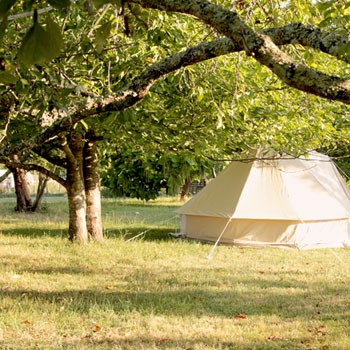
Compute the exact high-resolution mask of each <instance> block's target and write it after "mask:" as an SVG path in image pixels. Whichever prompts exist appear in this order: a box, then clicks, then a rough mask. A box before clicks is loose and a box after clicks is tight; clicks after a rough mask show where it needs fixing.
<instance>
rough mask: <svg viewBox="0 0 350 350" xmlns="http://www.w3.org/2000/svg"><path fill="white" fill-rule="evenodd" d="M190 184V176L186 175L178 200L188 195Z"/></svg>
mask: <svg viewBox="0 0 350 350" xmlns="http://www.w3.org/2000/svg"><path fill="white" fill-rule="evenodd" d="M190 185H191V178H190V177H186V179H185V184H184V185H183V187H182V191H181V195H180V200H181V201H185V200H186V199H187V197H188V191H189V190H190Z"/></svg>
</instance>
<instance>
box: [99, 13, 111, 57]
mask: <svg viewBox="0 0 350 350" xmlns="http://www.w3.org/2000/svg"><path fill="white" fill-rule="evenodd" d="M112 24H113V19H112V20H110V21H109V22H107V23H105V24H104V25H102V26H101V27H99V28H98V29H97V30H96V33H95V46H96V51H97V52H98V53H100V52H101V51H102V50H103V47H104V45H105V43H106V40H107V38H108V36H109V35H110V33H111V29H112Z"/></svg>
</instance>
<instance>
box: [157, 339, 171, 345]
mask: <svg viewBox="0 0 350 350" xmlns="http://www.w3.org/2000/svg"><path fill="white" fill-rule="evenodd" d="M167 340H168V339H167V338H160V339H159V340H158V341H157V345H160V344H162V343H164V342H165V341H167Z"/></svg>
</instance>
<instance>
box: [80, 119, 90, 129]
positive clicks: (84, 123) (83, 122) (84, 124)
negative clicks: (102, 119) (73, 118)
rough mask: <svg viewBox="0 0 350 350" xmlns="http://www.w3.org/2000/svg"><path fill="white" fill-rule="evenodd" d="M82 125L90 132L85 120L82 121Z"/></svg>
mask: <svg viewBox="0 0 350 350" xmlns="http://www.w3.org/2000/svg"><path fill="white" fill-rule="evenodd" d="M80 123H81V124H82V125H83V127H84V128H85V130H86V131H88V130H89V126H88V125H87V123H86V121H85V120H81V121H80Z"/></svg>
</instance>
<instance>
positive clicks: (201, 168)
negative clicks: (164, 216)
mask: <svg viewBox="0 0 350 350" xmlns="http://www.w3.org/2000/svg"><path fill="white" fill-rule="evenodd" d="M101 164H102V169H103V170H102V172H101V179H102V185H104V186H106V187H108V188H109V189H110V190H111V191H112V192H113V193H114V194H115V195H116V196H119V197H123V196H126V197H131V198H139V199H145V200H150V199H155V198H157V197H158V196H159V193H160V191H161V190H162V189H166V192H167V193H169V194H172V195H174V194H177V193H178V192H179V188H180V187H181V186H182V185H183V184H184V181H185V179H186V178H187V177H190V178H194V177H197V176H200V175H204V173H205V171H206V172H208V171H209V169H210V168H211V167H212V166H213V162H210V161H208V160H207V159H196V157H194V156H193V154H192V153H191V152H182V153H180V154H174V153H170V152H167V153H165V152H164V153H160V152H159V151H157V152H150V151H147V152H145V151H144V150H142V149H126V148H125V147H124V148H123V149H122V150H119V152H118V151H114V152H105V154H104V156H102V161H101Z"/></svg>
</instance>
